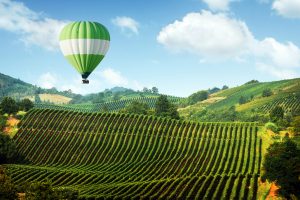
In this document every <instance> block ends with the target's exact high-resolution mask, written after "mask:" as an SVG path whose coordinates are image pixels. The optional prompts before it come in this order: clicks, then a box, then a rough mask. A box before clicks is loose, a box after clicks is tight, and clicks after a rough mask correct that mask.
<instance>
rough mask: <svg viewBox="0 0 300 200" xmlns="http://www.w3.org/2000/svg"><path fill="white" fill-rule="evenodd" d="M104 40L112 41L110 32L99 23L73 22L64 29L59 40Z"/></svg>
mask: <svg viewBox="0 0 300 200" xmlns="http://www.w3.org/2000/svg"><path fill="white" fill-rule="evenodd" d="M67 39H102V40H108V41H110V35H109V32H108V30H107V29H106V28H105V26H103V25H102V24H100V23H98V22H85V21H80V22H73V23H70V24H68V25H67V26H65V27H64V28H63V30H62V31H61V33H60V37H59V40H67Z"/></svg>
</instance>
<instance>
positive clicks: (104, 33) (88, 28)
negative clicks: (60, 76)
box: [59, 21, 110, 84]
mask: <svg viewBox="0 0 300 200" xmlns="http://www.w3.org/2000/svg"><path fill="white" fill-rule="evenodd" d="M109 43H110V35H109V32H108V30H107V29H106V28H105V26H103V25H102V24H100V23H98V22H88V21H79V22H72V23H69V24H67V25H66V26H65V27H64V28H63V29H62V31H61V33H60V37H59V45H60V49H61V51H62V53H63V55H64V56H65V58H66V59H67V60H68V61H69V63H70V64H71V65H72V66H73V67H74V68H75V69H76V70H77V71H78V72H79V73H80V74H81V76H82V82H83V83H85V84H88V83H89V81H88V80H87V78H88V76H89V75H90V74H91V73H92V72H93V70H94V69H95V68H96V67H97V65H98V64H99V63H100V62H101V60H102V59H103V58H104V56H105V54H106V52H107V51H108V48H109Z"/></svg>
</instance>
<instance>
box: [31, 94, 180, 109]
mask: <svg viewBox="0 0 300 200" xmlns="http://www.w3.org/2000/svg"><path fill="white" fill-rule="evenodd" d="M158 97H159V96H149V97H135V98H125V99H121V100H118V101H108V102H105V103H95V104H92V103H89V104H60V105H59V104H56V105H54V104H35V108H41V109H55V110H68V111H77V112H117V111H120V110H121V109H123V108H125V107H126V105H128V104H130V103H131V102H133V101H138V102H142V103H145V104H147V105H148V106H149V108H150V109H154V107H155V103H156V100H157V98H158ZM181 99H182V98H180V97H173V96H168V100H169V101H170V102H171V103H174V104H176V103H179V102H180V100H181Z"/></svg>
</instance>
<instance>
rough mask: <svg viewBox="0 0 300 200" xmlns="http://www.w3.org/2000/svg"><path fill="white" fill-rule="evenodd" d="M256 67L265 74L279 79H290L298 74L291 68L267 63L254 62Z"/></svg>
mask: <svg viewBox="0 0 300 200" xmlns="http://www.w3.org/2000/svg"><path fill="white" fill-rule="evenodd" d="M255 65H256V68H257V69H258V70H259V71H261V72H263V73H266V74H270V75H272V76H274V77H277V78H280V79H291V78H296V77H298V74H297V73H296V72H295V71H293V70H291V69H284V68H280V67H276V66H272V65H268V64H265V63H259V62H258V63H256V64H255Z"/></svg>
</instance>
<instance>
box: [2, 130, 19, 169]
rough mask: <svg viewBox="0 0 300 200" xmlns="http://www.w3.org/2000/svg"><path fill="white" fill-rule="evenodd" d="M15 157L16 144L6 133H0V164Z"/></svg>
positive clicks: (8, 161) (11, 160)
mask: <svg viewBox="0 0 300 200" xmlns="http://www.w3.org/2000/svg"><path fill="white" fill-rule="evenodd" d="M16 157H17V148H16V144H15V143H14V141H13V140H12V139H11V138H10V137H9V136H8V135H5V134H3V133H0V164H5V163H11V162H13V161H14V159H15V158H16Z"/></svg>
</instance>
